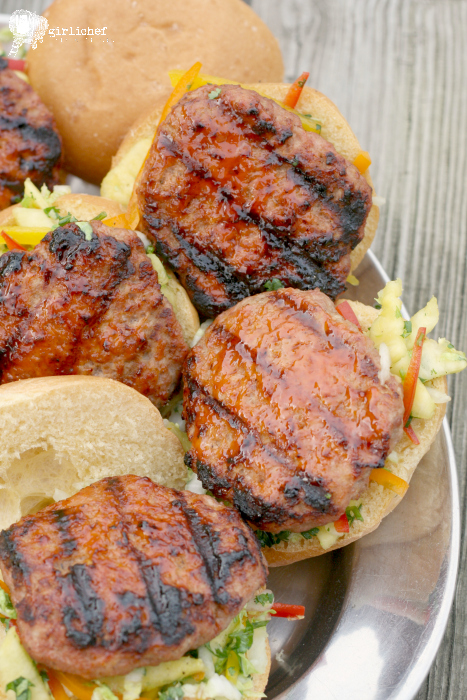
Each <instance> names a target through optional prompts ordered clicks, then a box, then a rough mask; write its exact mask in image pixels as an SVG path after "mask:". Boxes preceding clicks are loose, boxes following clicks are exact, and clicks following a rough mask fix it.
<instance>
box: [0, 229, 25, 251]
mask: <svg viewBox="0 0 467 700" xmlns="http://www.w3.org/2000/svg"><path fill="white" fill-rule="evenodd" d="M0 236H1V237H2V238H3V240H4V241H5V243H6V247H7V248H8V250H27V248H25V247H24V245H21V243H17V242H16V241H15V240H14V238H11V236H9V235H8V234H7V233H5V231H0Z"/></svg>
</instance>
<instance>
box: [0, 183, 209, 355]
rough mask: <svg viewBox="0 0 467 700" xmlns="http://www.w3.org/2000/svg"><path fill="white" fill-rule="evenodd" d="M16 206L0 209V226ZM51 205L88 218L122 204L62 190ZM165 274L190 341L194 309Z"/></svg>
mask: <svg viewBox="0 0 467 700" xmlns="http://www.w3.org/2000/svg"><path fill="white" fill-rule="evenodd" d="M19 206H20V205H19V204H15V205H14V206H12V207H8V209H4V210H3V211H1V212H0V226H9V225H13V224H14V218H13V211H14V209H15V208H16V207H19ZM55 206H57V207H58V209H59V211H60V214H61V215H62V216H65V215H66V214H67V213H68V212H70V214H73V216H76V218H77V219H80V220H82V221H89V220H90V219H93V218H94V217H95V216H97V215H98V214H100V213H101V212H103V211H105V213H106V214H107V216H109V217H110V216H118V214H121V213H122V212H123V209H122V207H121V206H120V205H119V204H118V202H116V201H115V200H112V199H106V198H105V197H96V196H94V195H92V194H64V195H62V196H61V197H59V198H58V199H57V201H56V203H55ZM109 231H110V229H109ZM167 274H168V275H169V277H170V280H169V283H168V285H167V286H166V287H164V289H163V290H162V292H163V294H164V296H165V297H166V298H167V299H168V301H169V302H170V304H171V305H172V308H173V310H174V313H175V316H176V317H177V321H178V322H179V324H180V325H181V327H182V331H183V337H184V338H185V341H186V343H188V345H190V344H191V341H192V340H193V338H194V336H195V333H196V331H197V330H198V328H199V317H198V312H197V311H196V309H195V307H194V306H193V304H192V303H191V301H190V297H189V296H188V294H187V293H186V291H185V289H184V288H183V287H182V285H181V284H180V282H179V281H178V280H177V278H176V277H175V275H174V274H173V273H172V272H170V271H167Z"/></svg>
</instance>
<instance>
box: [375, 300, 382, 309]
mask: <svg viewBox="0 0 467 700" xmlns="http://www.w3.org/2000/svg"><path fill="white" fill-rule="evenodd" d="M374 307H375V309H380V308H381V304H380V303H379V300H378V299H375V304H374Z"/></svg>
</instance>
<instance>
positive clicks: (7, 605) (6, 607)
mask: <svg viewBox="0 0 467 700" xmlns="http://www.w3.org/2000/svg"><path fill="white" fill-rule="evenodd" d="M0 614H2V615H3V616H4V617H9V618H10V619H11V620H16V610H15V609H14V607H13V603H12V602H11V598H10V596H9V595H8V593H7V592H6V591H4V590H3V588H0Z"/></svg>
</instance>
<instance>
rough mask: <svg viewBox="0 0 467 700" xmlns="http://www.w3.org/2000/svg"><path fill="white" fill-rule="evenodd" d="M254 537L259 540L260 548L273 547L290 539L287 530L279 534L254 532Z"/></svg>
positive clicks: (262, 531) (261, 531)
mask: <svg viewBox="0 0 467 700" xmlns="http://www.w3.org/2000/svg"><path fill="white" fill-rule="evenodd" d="M255 535H256V537H257V538H258V540H259V543H260V545H261V547H273V546H274V545H275V544H279V542H282V541H283V540H284V541H287V540H288V539H289V537H290V532H289V530H282V531H281V532H277V533H274V532H264V530H255Z"/></svg>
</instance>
